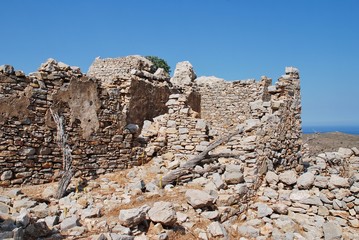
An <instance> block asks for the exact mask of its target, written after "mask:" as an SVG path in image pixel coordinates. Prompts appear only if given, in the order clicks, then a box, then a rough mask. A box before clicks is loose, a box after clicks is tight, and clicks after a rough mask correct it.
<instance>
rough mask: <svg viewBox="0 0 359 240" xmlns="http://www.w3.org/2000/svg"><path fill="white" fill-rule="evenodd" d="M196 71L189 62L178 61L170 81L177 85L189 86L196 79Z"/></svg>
mask: <svg viewBox="0 0 359 240" xmlns="http://www.w3.org/2000/svg"><path fill="white" fill-rule="evenodd" d="M196 77H197V76H196V73H195V72H194V70H193V66H192V64H191V63H190V62H188V61H184V62H179V63H177V65H176V69H175V72H174V75H173V77H172V78H171V83H172V84H173V85H175V86H178V87H184V86H189V85H191V84H192V82H193V81H194V80H195V79H196Z"/></svg>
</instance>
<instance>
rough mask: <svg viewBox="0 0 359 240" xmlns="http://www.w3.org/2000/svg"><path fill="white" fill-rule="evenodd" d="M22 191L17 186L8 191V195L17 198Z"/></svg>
mask: <svg viewBox="0 0 359 240" xmlns="http://www.w3.org/2000/svg"><path fill="white" fill-rule="evenodd" d="M20 194H22V193H21V189H19V188H15V189H11V190H10V191H7V192H6V196H8V197H11V198H15V197H17V196H19V195H20Z"/></svg>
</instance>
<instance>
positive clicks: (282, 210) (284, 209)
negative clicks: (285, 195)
mask: <svg viewBox="0 0 359 240" xmlns="http://www.w3.org/2000/svg"><path fill="white" fill-rule="evenodd" d="M272 208H273V211H274V212H276V213H278V214H282V215H286V214H288V206H287V205H285V204H283V203H277V204H274V205H273V206H272Z"/></svg>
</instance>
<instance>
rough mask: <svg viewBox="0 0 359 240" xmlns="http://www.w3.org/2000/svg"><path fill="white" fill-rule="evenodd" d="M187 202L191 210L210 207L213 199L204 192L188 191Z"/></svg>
mask: <svg viewBox="0 0 359 240" xmlns="http://www.w3.org/2000/svg"><path fill="white" fill-rule="evenodd" d="M185 195H186V199H187V202H188V203H189V204H190V205H191V206H192V207H193V208H201V207H205V206H211V205H213V203H214V200H215V198H214V197H213V196H211V195H209V194H208V193H206V192H205V191H201V190H196V189H189V190H187V191H186V194H185Z"/></svg>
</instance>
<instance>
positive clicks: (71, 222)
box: [60, 216, 79, 231]
mask: <svg viewBox="0 0 359 240" xmlns="http://www.w3.org/2000/svg"><path fill="white" fill-rule="evenodd" d="M77 226H79V219H78V218H77V217H76V216H72V217H69V218H65V219H64V220H63V221H62V222H61V224H60V228H61V230H62V231H66V230H68V229H71V228H74V227H77Z"/></svg>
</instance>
